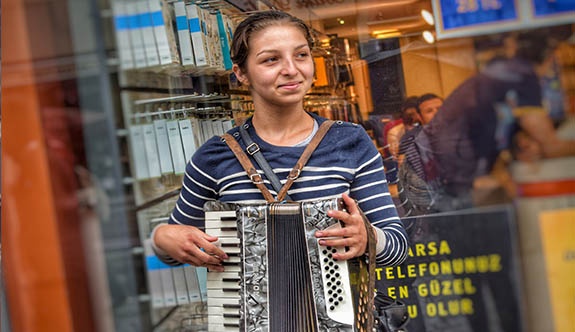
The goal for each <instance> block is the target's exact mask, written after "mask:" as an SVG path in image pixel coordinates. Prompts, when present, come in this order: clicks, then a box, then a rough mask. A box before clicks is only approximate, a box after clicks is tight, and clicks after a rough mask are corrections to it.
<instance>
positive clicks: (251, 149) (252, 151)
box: [246, 143, 260, 156]
mask: <svg viewBox="0 0 575 332" xmlns="http://www.w3.org/2000/svg"><path fill="white" fill-rule="evenodd" d="M246 151H247V153H249V154H250V156H253V155H254V154H256V153H258V152H260V146H259V145H257V144H256V143H252V144H250V145H248V146H247V147H246Z"/></svg>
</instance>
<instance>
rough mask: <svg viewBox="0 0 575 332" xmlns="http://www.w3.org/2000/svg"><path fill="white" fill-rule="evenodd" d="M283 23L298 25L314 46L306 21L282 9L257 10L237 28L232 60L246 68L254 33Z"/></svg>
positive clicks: (233, 41) (232, 47)
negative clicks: (250, 42)
mask: <svg viewBox="0 0 575 332" xmlns="http://www.w3.org/2000/svg"><path fill="white" fill-rule="evenodd" d="M281 24H293V25H294V26H296V27H298V28H299V29H300V30H301V31H302V32H303V34H304V35H305V39H306V40H307V43H308V45H309V47H310V48H312V47H313V37H312V34H311V31H310V29H309V27H308V26H307V25H306V24H305V22H304V21H302V20H300V19H299V18H297V17H295V16H292V15H290V14H288V13H286V12H283V11H280V10H269V11H263V12H257V13H254V14H251V15H250V16H248V17H247V18H246V19H245V20H243V21H242V22H241V23H240V24H239V25H238V26H237V28H236V30H235V32H234V37H233V39H232V45H231V50H230V54H231V58H232V62H233V63H235V64H237V65H238V66H239V67H240V68H241V69H244V66H245V63H246V60H247V57H248V50H249V41H250V38H251V36H252V34H254V33H255V32H258V31H261V30H263V29H265V28H267V27H269V26H272V25H281Z"/></svg>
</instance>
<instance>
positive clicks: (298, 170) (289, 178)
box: [287, 168, 301, 180]
mask: <svg viewBox="0 0 575 332" xmlns="http://www.w3.org/2000/svg"><path fill="white" fill-rule="evenodd" d="M294 171H296V175H292V173H293V172H294ZM300 174H301V170H300V169H299V168H296V169H292V170H291V171H290V172H289V174H288V176H287V178H288V180H295V179H297V178H298V177H299V175H300Z"/></svg>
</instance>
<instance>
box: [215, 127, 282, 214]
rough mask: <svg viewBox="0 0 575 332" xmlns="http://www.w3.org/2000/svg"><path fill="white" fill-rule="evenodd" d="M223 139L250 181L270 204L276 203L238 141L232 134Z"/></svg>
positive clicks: (225, 135) (224, 136)
mask: <svg viewBox="0 0 575 332" xmlns="http://www.w3.org/2000/svg"><path fill="white" fill-rule="evenodd" d="M222 139H223V140H224V142H226V144H227V145H228V146H229V147H230V149H231V150H232V152H233V153H234V154H235V155H236V158H237V159H238V161H239V162H240V164H242V167H243V168H244V170H245V171H246V173H248V176H249V177H250V180H251V181H252V182H253V183H254V184H255V185H256V186H257V187H258V189H259V190H260V191H261V192H262V194H263V195H264V198H265V199H266V201H267V202H268V203H272V202H275V199H274V197H273V195H272V194H271V193H270V191H269V190H268V188H267V187H266V186H265V184H264V181H263V179H262V176H261V175H260V174H259V173H258V171H257V170H256V169H255V167H254V165H253V164H252V162H251V161H250V159H249V158H248V156H247V155H246V154H245V152H244V150H243V149H242V148H241V146H240V145H239V144H238V142H237V141H236V139H235V138H234V137H233V136H232V135H230V134H224V135H222Z"/></svg>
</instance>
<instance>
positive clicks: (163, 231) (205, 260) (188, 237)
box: [154, 225, 228, 272]
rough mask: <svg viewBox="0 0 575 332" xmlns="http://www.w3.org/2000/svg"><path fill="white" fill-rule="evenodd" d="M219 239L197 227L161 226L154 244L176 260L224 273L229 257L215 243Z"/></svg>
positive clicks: (155, 235)
mask: <svg viewBox="0 0 575 332" xmlns="http://www.w3.org/2000/svg"><path fill="white" fill-rule="evenodd" d="M217 241H218V238H217V237H215V236H210V235H208V234H206V233H204V232H203V231H202V230H200V229H199V228H197V227H193V226H184V225H161V226H158V229H156V231H155V232H154V243H155V244H156V246H157V247H158V248H159V249H161V250H163V251H165V252H166V253H167V254H168V255H169V256H170V257H172V258H174V259H175V260H177V261H179V262H182V263H188V264H191V265H194V266H203V267H207V268H208V269H210V270H213V271H219V272H222V271H223V270H224V267H223V266H222V261H223V260H225V259H227V258H228V256H227V255H226V253H225V252H223V251H222V250H221V249H220V248H219V247H218V246H217V245H216V244H215V242H217Z"/></svg>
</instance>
